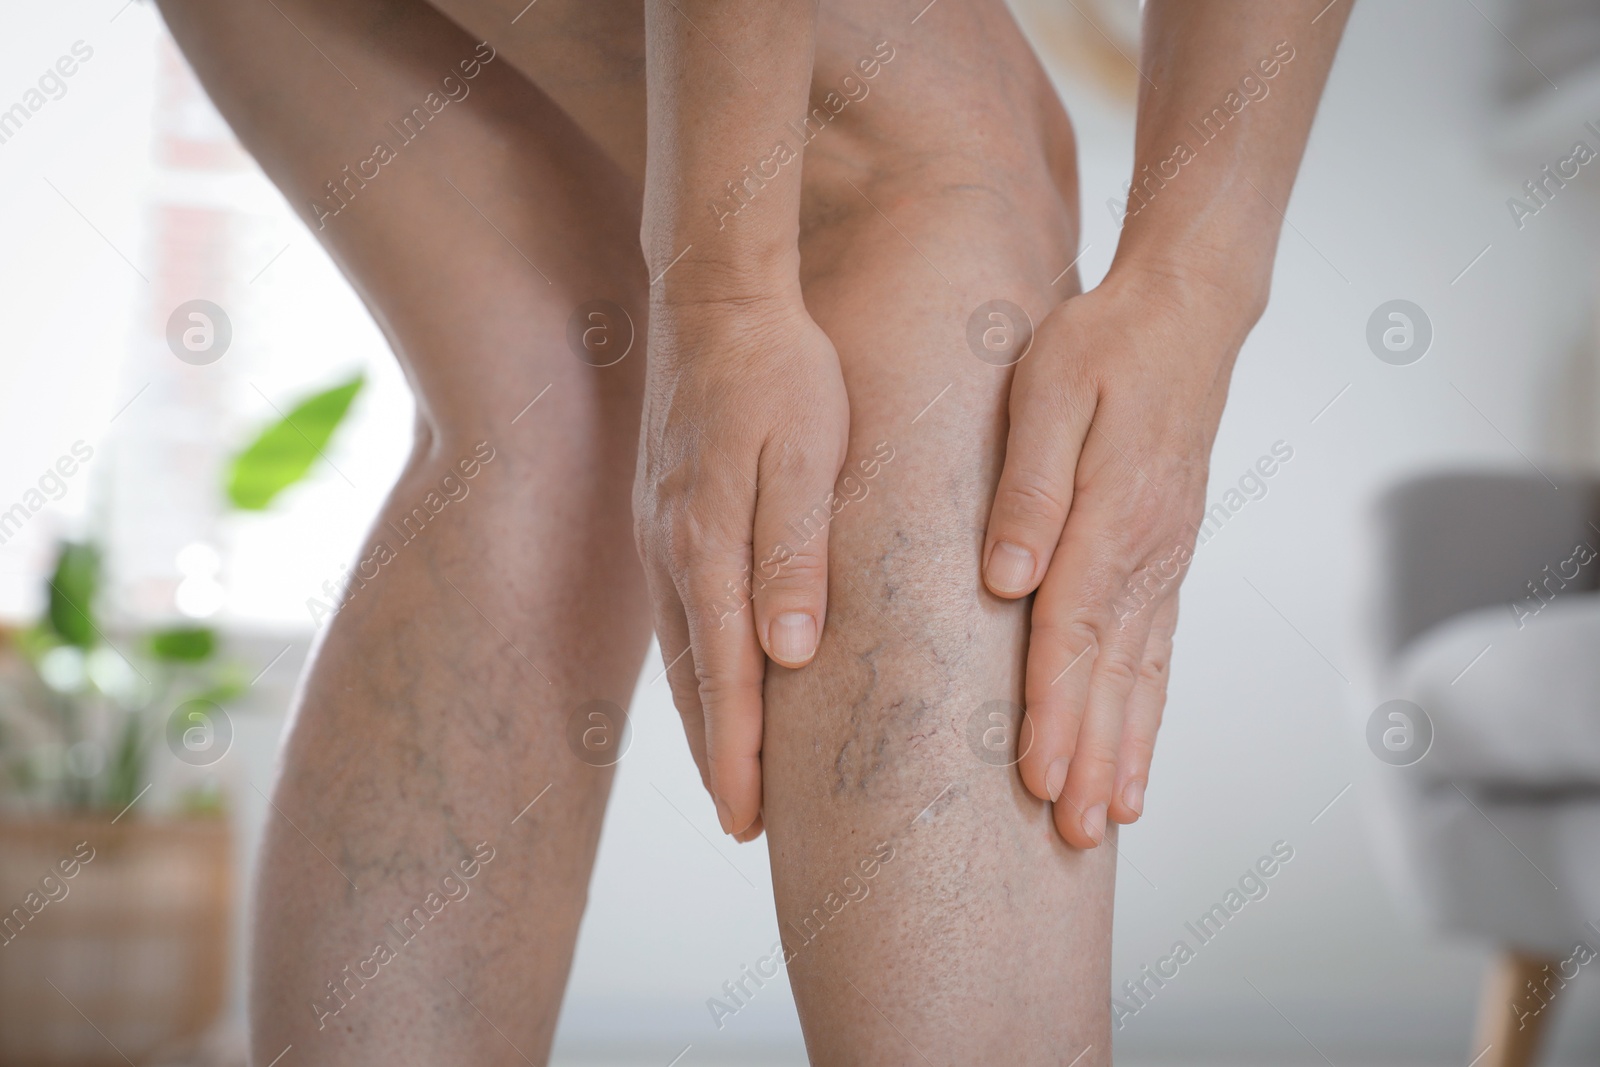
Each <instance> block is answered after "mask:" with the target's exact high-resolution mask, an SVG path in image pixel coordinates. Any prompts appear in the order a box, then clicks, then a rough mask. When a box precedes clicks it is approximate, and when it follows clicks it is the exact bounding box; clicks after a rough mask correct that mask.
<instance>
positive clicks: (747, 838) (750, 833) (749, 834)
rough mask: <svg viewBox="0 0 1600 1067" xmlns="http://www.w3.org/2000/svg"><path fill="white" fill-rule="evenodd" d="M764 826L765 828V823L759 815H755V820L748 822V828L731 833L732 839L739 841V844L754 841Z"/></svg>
mask: <svg viewBox="0 0 1600 1067" xmlns="http://www.w3.org/2000/svg"><path fill="white" fill-rule="evenodd" d="M765 828H766V823H765V822H764V821H763V820H762V818H761V816H760V815H757V816H756V821H755V822H753V823H751V824H750V827H749V829H747V830H743V831H740V832H739V833H737V834H734V835H733V839H734V840H735V841H737V842H739V844H741V845H744V844H748V843H749V842H751V841H754V840H755V839H756V838H758V837H760V836H761V831H762V830H763V829H765Z"/></svg>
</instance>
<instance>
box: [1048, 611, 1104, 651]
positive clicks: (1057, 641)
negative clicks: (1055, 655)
mask: <svg viewBox="0 0 1600 1067" xmlns="http://www.w3.org/2000/svg"><path fill="white" fill-rule="evenodd" d="M1035 615H1036V616H1037V615H1038V613H1037V612H1035ZM1033 639H1034V640H1035V641H1040V642H1042V643H1044V644H1045V645H1046V646H1047V647H1052V648H1055V649H1057V650H1059V651H1062V652H1065V653H1066V654H1067V655H1068V656H1077V655H1078V654H1079V653H1081V652H1083V651H1085V650H1088V651H1089V654H1090V655H1093V654H1094V650H1095V649H1097V648H1098V647H1099V645H1100V634H1099V631H1097V630H1096V629H1095V628H1094V626H1092V625H1091V624H1090V623H1089V621H1088V620H1087V619H1083V618H1064V619H1063V618H1050V617H1043V618H1040V617H1035V619H1034V620H1033Z"/></svg>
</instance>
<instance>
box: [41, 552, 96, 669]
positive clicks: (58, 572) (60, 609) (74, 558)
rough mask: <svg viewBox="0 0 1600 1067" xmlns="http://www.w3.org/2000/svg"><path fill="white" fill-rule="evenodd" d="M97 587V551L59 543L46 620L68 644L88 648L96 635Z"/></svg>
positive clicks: (51, 577) (51, 579)
mask: <svg viewBox="0 0 1600 1067" xmlns="http://www.w3.org/2000/svg"><path fill="white" fill-rule="evenodd" d="M99 588H100V552H99V550H98V549H96V548H95V547H94V546H93V545H89V544H77V543H74V542H71V541H63V542H62V543H61V551H60V554H59V555H58V556H57V557H56V569H55V573H54V574H52V575H51V576H50V601H49V610H48V612H47V616H46V617H47V619H48V621H49V624H50V629H52V630H54V631H55V633H56V635H57V636H59V637H60V638H61V640H63V641H65V642H66V643H67V644H69V645H76V646H77V647H79V648H92V647H93V646H94V644H95V639H96V637H97V633H96V630H95V621H94V601H95V594H96V593H97V592H98V591H99Z"/></svg>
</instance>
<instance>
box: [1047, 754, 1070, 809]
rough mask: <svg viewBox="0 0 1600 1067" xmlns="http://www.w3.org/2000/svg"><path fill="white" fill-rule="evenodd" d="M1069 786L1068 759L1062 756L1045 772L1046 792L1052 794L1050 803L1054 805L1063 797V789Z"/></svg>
mask: <svg viewBox="0 0 1600 1067" xmlns="http://www.w3.org/2000/svg"><path fill="white" fill-rule="evenodd" d="M1066 784H1067V757H1065V756H1062V757H1061V758H1060V759H1058V760H1056V761H1055V762H1054V763H1052V764H1050V768H1049V769H1048V770H1047V771H1045V772H1044V791H1045V792H1046V793H1049V794H1050V801H1051V803H1054V802H1055V801H1056V800H1058V799H1059V798H1060V796H1061V787H1062V786H1064V785H1066Z"/></svg>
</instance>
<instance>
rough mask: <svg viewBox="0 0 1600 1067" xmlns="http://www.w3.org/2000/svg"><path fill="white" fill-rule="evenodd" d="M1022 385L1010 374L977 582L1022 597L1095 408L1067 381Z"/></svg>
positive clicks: (1060, 515) (1043, 566) (1061, 508)
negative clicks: (1004, 431)
mask: <svg viewBox="0 0 1600 1067" xmlns="http://www.w3.org/2000/svg"><path fill="white" fill-rule="evenodd" d="M1035 355H1042V353H1035ZM1025 384H1026V383H1024V382H1023V381H1022V380H1021V378H1020V376H1019V377H1018V378H1014V379H1013V380H1012V391H1011V429H1010V433H1009V435H1008V437H1007V439H1006V462H1005V468H1004V470H1002V471H1001V474H1000V484H999V485H998V486H997V487H996V488H995V492H994V506H993V507H992V508H991V509H990V512H989V529H988V534H987V535H986V537H985V538H984V545H983V580H984V584H985V585H987V586H988V587H989V591H990V592H992V593H994V594H995V595H996V596H1002V597H1021V596H1026V595H1027V594H1029V593H1031V592H1033V591H1034V589H1036V588H1037V587H1038V585H1039V583H1040V582H1041V581H1043V580H1044V575H1045V571H1046V570H1048V569H1049V567H1050V557H1051V556H1052V555H1053V554H1054V552H1055V549H1056V545H1057V543H1059V542H1060V540H1061V530H1062V527H1063V526H1065V525H1066V521H1067V512H1068V511H1069V510H1070V509H1071V507H1072V489H1073V483H1074V481H1075V479H1076V477H1077V468H1078V456H1079V454H1080V453H1081V452H1082V450H1083V442H1084V438H1085V437H1086V436H1087V435H1088V432H1089V422H1090V419H1091V417H1092V416H1093V414H1094V396H1093V394H1091V393H1087V392H1086V391H1077V390H1075V389H1074V387H1073V384H1072V383H1066V384H1063V385H1059V386H1052V387H1050V388H1049V389H1048V390H1047V391H1046V392H1044V393H1038V392H1024V391H1023V388H1022V387H1023V386H1024V385H1025ZM1041 384H1042V383H1041Z"/></svg>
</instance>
